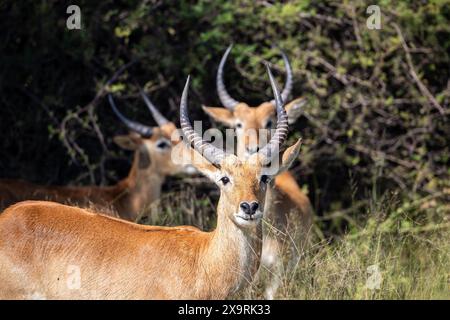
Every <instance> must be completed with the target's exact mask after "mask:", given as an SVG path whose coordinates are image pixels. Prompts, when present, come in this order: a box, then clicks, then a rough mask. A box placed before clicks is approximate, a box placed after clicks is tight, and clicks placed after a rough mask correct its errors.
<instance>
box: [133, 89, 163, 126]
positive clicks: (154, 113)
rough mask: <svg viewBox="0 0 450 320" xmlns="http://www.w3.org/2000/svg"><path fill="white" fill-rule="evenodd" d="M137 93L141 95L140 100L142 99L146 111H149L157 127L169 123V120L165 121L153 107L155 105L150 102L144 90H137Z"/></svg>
mask: <svg viewBox="0 0 450 320" xmlns="http://www.w3.org/2000/svg"><path fill="white" fill-rule="evenodd" d="M139 93H140V94H141V97H142V99H144V102H145V104H146V105H147V107H148V110H150V112H151V114H152V116H153V119H155V121H156V123H157V124H158V126H160V127H161V126H163V125H165V124H167V123H169V120H167V119H166V118H165V117H164V116H163V115H162V114H161V112H159V110H158V109H157V108H156V107H155V105H154V104H153V103H152V102H151V101H150V98H149V97H148V96H147V95H146V94H145V92H144V90H142V89H141V88H139Z"/></svg>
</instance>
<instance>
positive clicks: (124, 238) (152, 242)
mask: <svg viewBox="0 0 450 320" xmlns="http://www.w3.org/2000/svg"><path fill="white" fill-rule="evenodd" d="M297 151H298V148H296V149H295V150H292V149H288V150H287V151H286V152H297ZM256 159H258V158H256ZM220 167H221V168H220V169H217V168H216V167H214V166H212V165H210V164H208V163H207V162H206V161H203V162H201V163H199V165H198V169H199V170H201V171H202V172H205V173H206V174H207V175H208V176H211V177H218V178H220V176H223V175H227V176H228V177H229V178H230V181H231V182H230V183H228V184H226V185H220V184H219V183H218V185H219V186H220V189H221V195H220V199H219V203H218V206H217V215H218V217H217V227H216V229H215V230H214V231H212V232H202V231H200V230H198V229H196V228H193V227H185V226H181V227H156V226H142V225H137V224H134V223H131V222H126V221H123V220H120V219H115V218H112V217H108V216H103V215H101V214H98V213H95V212H92V211H88V210H86V209H80V208H75V207H69V206H66V205H62V204H57V203H54V202H44V201H25V202H21V203H18V204H15V205H13V206H12V207H10V208H8V209H7V210H5V212H4V213H3V214H1V215H0V283H1V285H0V299H32V298H39V299H223V298H226V297H227V296H229V295H230V294H231V293H233V292H235V291H237V290H238V289H240V288H241V287H244V286H245V285H246V284H248V283H250V282H251V281H252V278H253V275H254V274H255V273H256V271H257V270H258V267H259V262H260V255H261V250H262V248H261V247H262V231H261V221H255V223H254V224H251V225H247V226H242V225H240V224H239V223H238V222H237V220H236V218H235V214H236V212H238V210H239V204H240V203H241V201H258V202H259V203H260V204H261V206H262V205H263V204H264V197H265V193H266V187H265V185H263V184H262V182H261V181H260V177H261V171H262V166H261V164H260V162H259V161H240V160H239V159H238V158H236V157H235V156H232V155H231V156H228V157H227V158H225V160H223V161H222V163H221V166H220ZM214 181H215V182H218V180H217V179H214ZM74 267H75V268H76V269H77V268H78V269H77V270H79V274H78V273H77V274H78V275H79V277H77V279H79V280H80V281H79V286H75V287H74V286H73V273H72V271H73V268H74ZM75 283H78V282H75Z"/></svg>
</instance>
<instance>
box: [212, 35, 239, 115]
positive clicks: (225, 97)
mask: <svg viewBox="0 0 450 320" xmlns="http://www.w3.org/2000/svg"><path fill="white" fill-rule="evenodd" d="M232 48H233V44H230V45H229V46H228V48H227V51H225V53H224V54H223V56H222V60H220V64H219V69H218V70H217V77H216V85H217V94H218V95H219V99H220V102H221V103H222V105H223V106H224V107H225V108H227V109H230V110H233V109H234V107H235V106H236V105H237V104H238V103H239V101H236V100H234V99H233V98H232V97H231V96H230V95H229V94H228V92H227V89H226V87H225V83H224V80H223V69H224V67H225V62H226V61H227V58H228V55H229V54H230V51H231V49H232Z"/></svg>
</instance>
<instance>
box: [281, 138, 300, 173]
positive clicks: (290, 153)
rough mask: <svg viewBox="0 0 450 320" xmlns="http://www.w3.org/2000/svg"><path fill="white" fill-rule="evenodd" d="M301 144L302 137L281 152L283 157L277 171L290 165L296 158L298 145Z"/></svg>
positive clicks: (283, 169)
mask: <svg viewBox="0 0 450 320" xmlns="http://www.w3.org/2000/svg"><path fill="white" fill-rule="evenodd" d="M301 145H302V139H301V138H300V139H298V140H297V142H296V143H295V144H294V145H292V146H290V147H289V148H287V149H286V151H284V153H283V157H282V160H281V167H280V169H279V171H278V173H281V172H283V171H286V170H288V169H289V167H290V166H291V165H292V163H293V162H294V160H295V159H297V156H298V152H299V151H300V146H301Z"/></svg>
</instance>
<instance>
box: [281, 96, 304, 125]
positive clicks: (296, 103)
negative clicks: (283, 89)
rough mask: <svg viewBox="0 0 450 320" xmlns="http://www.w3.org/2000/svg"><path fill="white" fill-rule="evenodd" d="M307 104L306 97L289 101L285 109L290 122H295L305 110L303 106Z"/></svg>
mask: <svg viewBox="0 0 450 320" xmlns="http://www.w3.org/2000/svg"><path fill="white" fill-rule="evenodd" d="M305 104H306V98H303V97H301V98H297V99H295V100H293V101H291V102H289V103H288V104H287V105H286V107H285V109H286V113H287V115H288V123H289V124H293V123H295V121H297V119H298V118H299V117H300V116H301V114H302V111H303V106H304V105H305Z"/></svg>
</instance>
